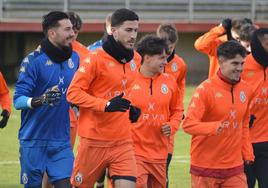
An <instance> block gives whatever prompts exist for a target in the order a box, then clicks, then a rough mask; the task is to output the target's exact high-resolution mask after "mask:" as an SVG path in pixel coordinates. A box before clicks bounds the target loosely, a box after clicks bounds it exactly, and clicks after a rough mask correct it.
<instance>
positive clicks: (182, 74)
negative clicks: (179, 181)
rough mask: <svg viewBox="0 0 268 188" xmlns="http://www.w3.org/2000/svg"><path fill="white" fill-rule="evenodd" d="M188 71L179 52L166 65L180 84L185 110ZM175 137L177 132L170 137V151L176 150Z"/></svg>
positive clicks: (179, 88) (181, 98) (178, 84)
mask: <svg viewBox="0 0 268 188" xmlns="http://www.w3.org/2000/svg"><path fill="white" fill-rule="evenodd" d="M186 71H187V66H186V63H185V62H184V60H183V59H182V58H181V57H180V56H178V55H177V54H175V55H174V58H173V59H172V60H170V61H169V62H168V64H167V65H166V66H165V70H164V72H166V73H168V74H170V75H172V76H173V77H174V78H175V80H176V82H177V86H178V91H179V97H180V99H179V100H180V101H182V102H181V105H182V106H181V108H182V109H183V110H184V103H183V101H184V93H185V84H186ZM174 137H175V134H172V135H171V136H170V138H169V149H168V153H173V151H174Z"/></svg>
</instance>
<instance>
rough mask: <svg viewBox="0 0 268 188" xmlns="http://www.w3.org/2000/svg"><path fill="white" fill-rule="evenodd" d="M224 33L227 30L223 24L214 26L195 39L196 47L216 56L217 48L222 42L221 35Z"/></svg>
mask: <svg viewBox="0 0 268 188" xmlns="http://www.w3.org/2000/svg"><path fill="white" fill-rule="evenodd" d="M224 33H225V30H224V28H223V27H222V26H216V27H213V28H212V29H211V30H210V31H209V32H207V33H205V34H204V35H202V36H201V37H199V38H198V39H197V40H196V41H195V43H194V46H195V49H196V50H198V51H200V52H203V53H205V54H208V55H211V56H216V49H217V48H218V46H219V45H220V44H221V43H222V41H221V40H220V39H219V36H220V35H223V34H224Z"/></svg>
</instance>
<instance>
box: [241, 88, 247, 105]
mask: <svg viewBox="0 0 268 188" xmlns="http://www.w3.org/2000/svg"><path fill="white" fill-rule="evenodd" d="M246 100H247V97H246V94H245V92H244V91H240V101H241V102H242V103H244V102H246Z"/></svg>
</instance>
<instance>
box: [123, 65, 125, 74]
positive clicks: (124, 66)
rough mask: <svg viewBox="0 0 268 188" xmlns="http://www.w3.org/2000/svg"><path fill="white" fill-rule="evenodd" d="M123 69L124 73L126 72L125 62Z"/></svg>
mask: <svg viewBox="0 0 268 188" xmlns="http://www.w3.org/2000/svg"><path fill="white" fill-rule="evenodd" d="M123 71H124V74H125V73H126V68H125V64H123Z"/></svg>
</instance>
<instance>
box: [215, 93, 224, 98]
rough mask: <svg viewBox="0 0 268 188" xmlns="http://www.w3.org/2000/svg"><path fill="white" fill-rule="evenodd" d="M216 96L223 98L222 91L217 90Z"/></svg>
mask: <svg viewBox="0 0 268 188" xmlns="http://www.w3.org/2000/svg"><path fill="white" fill-rule="evenodd" d="M215 97H216V98H221V97H223V95H222V94H221V92H219V91H217V92H216V93H215Z"/></svg>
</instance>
